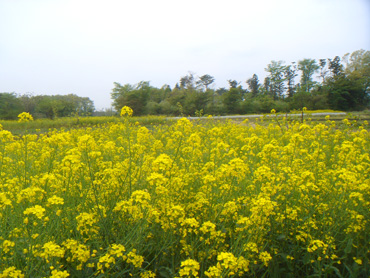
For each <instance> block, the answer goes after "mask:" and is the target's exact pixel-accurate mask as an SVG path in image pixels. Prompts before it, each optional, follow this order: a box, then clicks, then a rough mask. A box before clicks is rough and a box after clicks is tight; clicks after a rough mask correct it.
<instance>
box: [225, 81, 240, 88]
mask: <svg viewBox="0 0 370 278" xmlns="http://www.w3.org/2000/svg"><path fill="white" fill-rule="evenodd" d="M227 82H229V86H230V88H237V87H238V86H239V84H240V82H238V81H236V80H231V79H229V80H227Z"/></svg>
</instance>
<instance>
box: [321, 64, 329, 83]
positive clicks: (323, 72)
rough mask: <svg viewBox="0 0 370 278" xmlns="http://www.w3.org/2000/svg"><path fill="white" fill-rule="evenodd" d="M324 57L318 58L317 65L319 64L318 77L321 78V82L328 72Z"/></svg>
mask: <svg viewBox="0 0 370 278" xmlns="http://www.w3.org/2000/svg"><path fill="white" fill-rule="evenodd" d="M326 64H327V62H326V59H320V60H319V65H320V78H321V82H322V83H324V82H325V77H326V75H327V74H328V69H327V68H326Z"/></svg>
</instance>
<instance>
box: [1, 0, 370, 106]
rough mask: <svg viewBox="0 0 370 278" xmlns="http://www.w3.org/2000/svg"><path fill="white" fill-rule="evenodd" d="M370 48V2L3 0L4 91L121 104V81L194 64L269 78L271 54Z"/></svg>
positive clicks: (173, 75) (153, 77)
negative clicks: (115, 97) (116, 90)
mask: <svg viewBox="0 0 370 278" xmlns="http://www.w3.org/2000/svg"><path fill="white" fill-rule="evenodd" d="M361 48H362V49H365V50H369V49H370V0H299V1H297V0H280V1H278V0H258V1H257V0H253V1H252V0H228V1H225V0H224V1H218V0H212V1H211V0H186V1H179V0H156V1H153V0H136V1H133V0H132V1H124V0H100V1H97V0H0V92H15V93H17V94H24V93H33V94H34V95H38V94H70V93H73V94H76V95H79V96H83V97H89V98H90V99H91V100H93V101H94V103H95V107H96V108H97V109H102V108H109V107H110V106H111V98H110V93H111V90H112V88H113V87H114V85H113V82H119V83H121V84H126V83H130V84H136V83H138V82H139V81H142V80H145V81H150V82H151V85H153V86H156V87H161V86H162V85H164V84H169V85H170V86H171V87H172V88H173V87H174V86H175V84H176V83H177V82H178V81H179V80H180V78H181V77H182V76H185V75H186V74H187V73H188V72H189V71H191V72H193V73H195V75H197V76H201V75H203V74H210V75H212V76H214V77H215V79H216V81H215V88H218V87H228V83H227V80H228V79H235V80H237V81H241V82H242V83H241V84H242V85H244V87H246V84H245V81H246V80H247V79H248V78H250V77H251V76H252V75H253V74H254V73H256V74H257V75H258V76H259V79H260V81H261V82H263V78H264V77H265V75H266V73H265V71H264V69H265V68H266V66H267V64H269V63H270V62H271V60H276V61H277V60H283V61H286V63H287V64H290V63H291V62H293V61H298V60H302V59H304V58H312V59H320V58H334V57H335V56H336V55H338V56H342V55H344V54H345V53H348V52H353V51H355V50H358V49H361Z"/></svg>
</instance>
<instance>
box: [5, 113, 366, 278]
mask: <svg viewBox="0 0 370 278" xmlns="http://www.w3.org/2000/svg"><path fill="white" fill-rule="evenodd" d="M131 114H132V110H131V109H130V108H128V107H125V108H124V109H123V110H122V112H121V115H122V122H120V123H108V124H102V125H97V126H94V127H91V128H80V129H71V130H68V131H65V130H63V129H60V130H54V131H50V132H47V133H45V134H41V135H40V134H39V135H34V134H28V133H27V132H26V131H25V133H24V134H23V135H22V136H15V135H13V134H12V133H11V132H9V131H7V130H1V128H0V277H308V276H310V277H369V273H370V265H369V258H370V140H369V139H370V135H369V131H368V130H367V126H366V125H364V126H355V125H354V124H353V123H351V121H348V120H345V121H343V122H342V123H339V124H338V123H337V124H336V123H334V122H333V121H330V119H329V118H328V119H327V121H326V122H323V123H312V122H310V121H307V122H303V123H300V122H277V123H273V122H271V123H263V122H257V123H256V124H253V125H252V124H248V122H244V123H243V124H233V123H231V122H217V121H216V120H212V119H210V120H205V121H202V122H200V121H199V122H198V121H193V122H191V121H189V120H188V119H186V118H183V119H180V120H178V121H177V122H176V123H175V124H164V125H157V126H151V127H149V128H147V127H144V126H140V125H139V124H133V123H132V122H131V121H129V120H128V119H129V117H130V116H131ZM22 117H23V118H22ZM22 119H23V120H24V121H27V120H31V118H28V116H27V115H26V114H24V115H23V116H21V120H22ZM365 124H366V123H365Z"/></svg>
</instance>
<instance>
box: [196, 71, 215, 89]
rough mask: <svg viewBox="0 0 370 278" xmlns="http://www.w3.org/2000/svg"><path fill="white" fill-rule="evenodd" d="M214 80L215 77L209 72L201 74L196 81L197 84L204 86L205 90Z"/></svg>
mask: <svg viewBox="0 0 370 278" xmlns="http://www.w3.org/2000/svg"><path fill="white" fill-rule="evenodd" d="M214 81H215V78H214V77H213V76H211V75H209V74H205V75H202V76H201V77H199V80H198V81H197V82H196V83H197V84H198V85H201V86H203V87H204V88H205V91H208V86H209V85H211V84H212V83H213V82H214Z"/></svg>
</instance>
